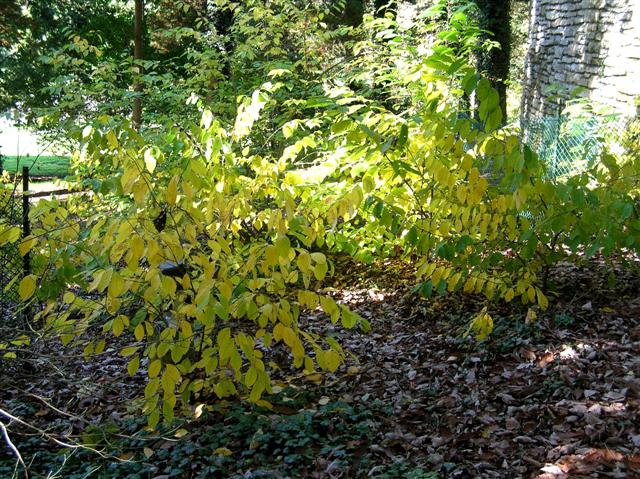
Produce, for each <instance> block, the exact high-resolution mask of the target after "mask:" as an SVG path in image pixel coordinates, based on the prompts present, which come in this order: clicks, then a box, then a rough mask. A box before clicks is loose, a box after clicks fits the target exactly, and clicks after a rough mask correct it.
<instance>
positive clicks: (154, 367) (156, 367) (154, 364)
mask: <svg viewBox="0 0 640 479" xmlns="http://www.w3.org/2000/svg"><path fill="white" fill-rule="evenodd" d="M161 368H162V363H161V362H160V360H159V359H154V360H153V361H151V364H149V377H150V378H155V377H156V376H157V375H158V374H160V369H161Z"/></svg>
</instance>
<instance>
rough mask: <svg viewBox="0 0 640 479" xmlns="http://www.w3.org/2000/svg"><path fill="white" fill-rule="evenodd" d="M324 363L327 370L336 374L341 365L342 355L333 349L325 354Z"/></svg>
mask: <svg viewBox="0 0 640 479" xmlns="http://www.w3.org/2000/svg"><path fill="white" fill-rule="evenodd" d="M324 361H325V364H326V365H327V369H328V370H329V371H331V372H332V373H334V372H336V370H337V369H338V367H339V366H340V363H341V360H340V355H339V354H338V353H337V352H336V351H334V350H333V349H329V350H328V351H325V352H324Z"/></svg>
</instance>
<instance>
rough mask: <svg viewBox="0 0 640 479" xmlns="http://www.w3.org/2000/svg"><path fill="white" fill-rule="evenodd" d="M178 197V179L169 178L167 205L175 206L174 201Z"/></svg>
mask: <svg viewBox="0 0 640 479" xmlns="http://www.w3.org/2000/svg"><path fill="white" fill-rule="evenodd" d="M177 197H178V177H177V176H174V177H173V178H171V181H170V182H169V186H168V187H167V203H168V204H170V205H175V204H176V199H177Z"/></svg>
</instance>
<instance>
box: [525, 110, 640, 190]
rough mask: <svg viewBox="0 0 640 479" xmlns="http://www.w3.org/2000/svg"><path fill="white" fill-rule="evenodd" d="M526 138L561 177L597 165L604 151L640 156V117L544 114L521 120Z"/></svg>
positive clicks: (550, 174) (549, 169)
mask: <svg viewBox="0 0 640 479" xmlns="http://www.w3.org/2000/svg"><path fill="white" fill-rule="evenodd" d="M520 127H521V134H522V139H523V141H524V142H525V143H527V144H528V145H529V146H530V147H531V149H532V150H533V151H535V152H536V153H537V154H538V156H539V157H540V159H541V160H542V161H543V162H544V163H545V164H546V165H547V173H546V174H547V176H548V177H549V178H551V179H559V178H562V177H567V176H571V175H575V174H579V173H581V172H583V171H585V170H586V169H588V168H589V167H591V166H593V165H594V164H597V162H598V161H599V160H600V158H601V156H602V154H603V153H605V152H606V153H609V154H612V155H614V156H616V157H617V158H618V159H620V160H622V159H624V158H625V157H626V158H627V159H629V158H631V157H632V158H633V159H638V157H639V156H640V119H629V118H621V117H619V116H614V115H611V116H595V115H594V116H591V115H582V116H577V117H562V116H561V117H542V118H535V119H532V120H529V121H522V122H521V125H520Z"/></svg>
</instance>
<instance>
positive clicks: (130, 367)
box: [127, 356, 140, 376]
mask: <svg viewBox="0 0 640 479" xmlns="http://www.w3.org/2000/svg"><path fill="white" fill-rule="evenodd" d="M139 368H140V356H136V357H135V358H133V359H132V360H131V361H129V363H128V364H127V372H128V373H129V376H133V375H134V374H135V373H136V372H138V369H139Z"/></svg>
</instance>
